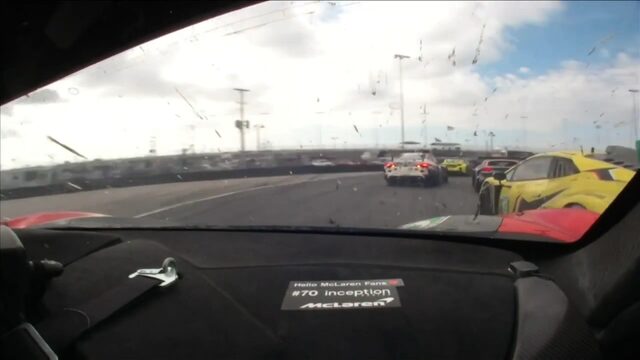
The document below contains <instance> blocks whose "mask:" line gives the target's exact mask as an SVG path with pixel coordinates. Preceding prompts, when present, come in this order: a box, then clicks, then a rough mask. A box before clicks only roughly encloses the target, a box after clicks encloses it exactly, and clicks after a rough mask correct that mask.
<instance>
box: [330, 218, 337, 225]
mask: <svg viewBox="0 0 640 360" xmlns="http://www.w3.org/2000/svg"><path fill="white" fill-rule="evenodd" d="M329 224H331V225H335V224H336V221H335V220H333V218H331V217H330V218H329Z"/></svg>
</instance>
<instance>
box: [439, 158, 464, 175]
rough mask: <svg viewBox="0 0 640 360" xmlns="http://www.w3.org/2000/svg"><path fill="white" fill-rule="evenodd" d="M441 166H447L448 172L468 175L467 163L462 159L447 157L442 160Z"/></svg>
mask: <svg viewBox="0 0 640 360" xmlns="http://www.w3.org/2000/svg"><path fill="white" fill-rule="evenodd" d="M442 166H444V167H445V168H447V173H448V174H457V175H468V174H469V164H467V162H466V161H464V159H455V158H449V159H445V160H444V161H443V162H442Z"/></svg>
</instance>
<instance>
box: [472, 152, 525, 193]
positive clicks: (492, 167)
mask: <svg viewBox="0 0 640 360" xmlns="http://www.w3.org/2000/svg"><path fill="white" fill-rule="evenodd" d="M519 162H520V161H519V160H514V159H487V160H484V161H482V162H481V163H480V165H478V166H476V167H475V168H474V169H473V172H472V173H471V186H473V190H475V192H479V191H480V186H481V185H482V182H483V181H484V180H485V179H487V178H489V177H491V176H493V174H496V173H504V172H505V171H507V170H509V169H510V168H512V167H514V166H515V165H517V164H518V163H519Z"/></svg>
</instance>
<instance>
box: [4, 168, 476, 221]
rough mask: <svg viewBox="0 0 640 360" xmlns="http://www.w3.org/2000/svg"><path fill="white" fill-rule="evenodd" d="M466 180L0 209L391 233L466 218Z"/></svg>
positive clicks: (293, 187) (55, 198) (90, 197)
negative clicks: (451, 217)
mask: <svg viewBox="0 0 640 360" xmlns="http://www.w3.org/2000/svg"><path fill="white" fill-rule="evenodd" d="M476 202H477V195H476V194H475V193H474V192H473V190H472V189H471V186H470V179H469V178H468V177H450V178H449V183H448V184H443V185H441V186H438V187H430V188H423V187H418V186H396V187H389V186H387V185H386V183H385V181H384V179H383V177H382V174H381V173H378V172H377V173H350V174H322V175H292V176H280V177H268V178H246V179H234V180H231V179H230V180H215V181H200V182H183V183H173V184H160V185H148V186H138V187H130V188H119V189H106V190H95V191H86V192H78V193H73V194H60V195H51V196H42V197H35V198H28V199H16V200H5V201H2V202H0V213H1V215H2V216H3V217H15V216H19V215H24V214H28V213H33V212H39V211H57V210H76V211H91V212H98V213H103V214H108V215H112V216H118V217H137V218H153V219H161V220H168V221H170V222H172V223H179V224H208V225H293V226H295V225H312V226H349V227H392V228H393V227H398V226H400V225H403V224H406V223H410V222H413V221H418V220H422V219H426V218H430V217H434V216H440V215H458V214H472V213H473V212H474V210H475V205H476Z"/></svg>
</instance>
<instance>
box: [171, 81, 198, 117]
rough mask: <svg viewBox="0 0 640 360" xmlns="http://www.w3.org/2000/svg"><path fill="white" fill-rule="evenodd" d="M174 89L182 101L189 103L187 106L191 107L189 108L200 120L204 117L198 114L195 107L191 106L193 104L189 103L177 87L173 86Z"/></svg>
mask: <svg viewBox="0 0 640 360" xmlns="http://www.w3.org/2000/svg"><path fill="white" fill-rule="evenodd" d="M174 89H176V92H177V93H178V95H180V97H181V98H182V100H184V102H186V103H187V105H189V107H190V108H191V110H193V113H194V114H195V115H196V116H197V117H198V118H199V119H200V120H204V118H203V117H202V115H200V113H199V112H198V111H197V110H196V108H194V107H193V105H191V103H190V102H189V100H187V98H186V97H185V96H184V95H182V93H181V92H180V90H178V88H174Z"/></svg>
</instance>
